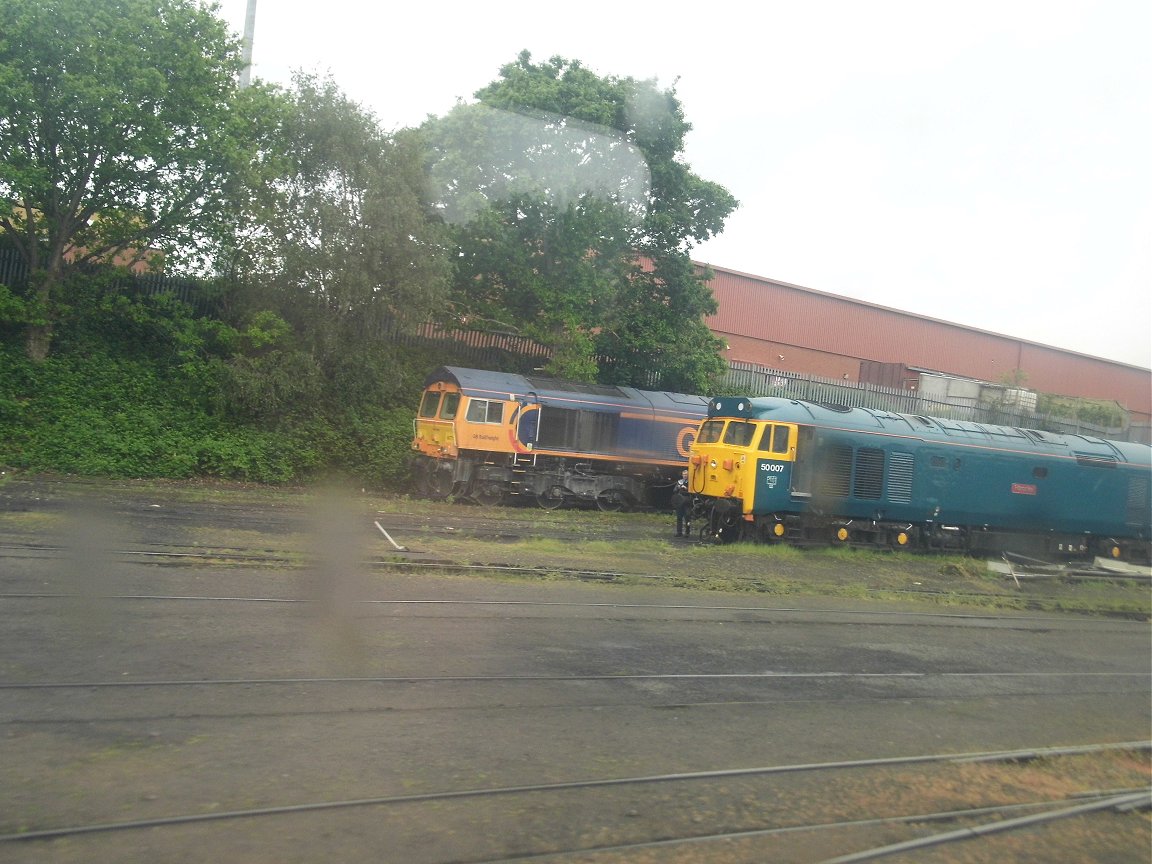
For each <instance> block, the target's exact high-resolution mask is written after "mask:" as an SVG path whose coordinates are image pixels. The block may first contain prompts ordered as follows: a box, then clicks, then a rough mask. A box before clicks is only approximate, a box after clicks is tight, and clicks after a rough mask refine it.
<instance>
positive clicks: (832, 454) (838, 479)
mask: <svg viewBox="0 0 1152 864" xmlns="http://www.w3.org/2000/svg"><path fill="white" fill-rule="evenodd" d="M824 456H825V461H824V464H823V465H822V466H821V470H820V473H819V477H818V480H817V483H816V493H817V494H818V495H821V496H827V497H834V498H847V497H848V490H849V488H850V486H849V481H850V480H851V478H852V448H851V447H846V446H844V445H843V444H833V445H831V446H830V447H829V448H828V449H827V450H826V451H825V452H824Z"/></svg>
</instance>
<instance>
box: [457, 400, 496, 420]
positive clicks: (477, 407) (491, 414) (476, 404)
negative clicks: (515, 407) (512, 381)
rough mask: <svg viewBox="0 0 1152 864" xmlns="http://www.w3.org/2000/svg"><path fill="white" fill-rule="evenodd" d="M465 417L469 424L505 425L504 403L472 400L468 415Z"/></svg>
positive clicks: (469, 404) (469, 403) (469, 402)
mask: <svg viewBox="0 0 1152 864" xmlns="http://www.w3.org/2000/svg"><path fill="white" fill-rule="evenodd" d="M465 416H466V417H467V420H468V422H469V423H503V422H504V403H503V402H496V401H492V400H488V399H470V400H469V401H468V413H467V415H465Z"/></svg>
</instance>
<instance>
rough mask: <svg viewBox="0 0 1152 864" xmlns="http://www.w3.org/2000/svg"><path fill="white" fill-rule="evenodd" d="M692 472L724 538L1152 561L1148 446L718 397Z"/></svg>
mask: <svg viewBox="0 0 1152 864" xmlns="http://www.w3.org/2000/svg"><path fill="white" fill-rule="evenodd" d="M689 463H690V464H689V483H690V489H691V491H692V492H693V493H694V494H695V496H696V501H697V507H698V509H699V510H700V511H702V512H701V513H700V516H701V517H703V523H704V525H705V527H704V529H703V530H704V532H705V533H706V534H707V535H710V536H711V537H712V538H714V539H716V538H718V539H722V540H723V539H736V538H741V537H753V538H756V539H760V540H766V541H784V542H792V543H797V544H804V543H832V544H837V543H842V544H845V545H860V546H865V545H866V546H879V547H887V548H896V549H898V548H906V547H911V548H936V549H955V550H957V551H966V552H973V553H989V552H1005V551H1009V552H1016V553H1019V554H1022V555H1036V556H1046V557H1056V558H1061V557H1062V558H1066V559H1071V558H1080V557H1091V556H1104V557H1107V558H1116V559H1125V560H1133V561H1147V560H1148V557H1149V548H1150V538H1152V513H1150V511H1152V448H1150V447H1149V446H1148V445H1145V444H1133V443H1128V442H1120V441H1108V440H1104V439H1101V438H1095V437H1090V436H1086V435H1062V434H1056V433H1051V432H1042V431H1038V430H1034V429H1019V428H1015V427H1006V426H994V425H988V424H980V423H972V422H967V421H958V420H948V419H942V418H938V417H924V416H918V415H909V414H897V413H892V412H886V411H880V410H872V409H867V408H841V407H837V406H829V405H820V404H815V403H810V402H802V401H795V400H789V399H780V398H769V397H754V398H748V397H716V398H714V399H712V400H711V402H710V403H709V406H708V418H707V419H706V420H705V421H704V422H703V423H702V424H701V427H700V431H699V433H698V435H697V436H696V440H695V442H694V444H693V446H692V453H691V456H690V458H689Z"/></svg>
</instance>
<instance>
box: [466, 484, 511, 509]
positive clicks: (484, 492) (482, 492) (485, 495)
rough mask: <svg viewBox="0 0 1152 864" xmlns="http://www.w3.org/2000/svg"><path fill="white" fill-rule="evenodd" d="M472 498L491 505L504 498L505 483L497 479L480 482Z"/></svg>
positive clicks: (485, 504)
mask: <svg viewBox="0 0 1152 864" xmlns="http://www.w3.org/2000/svg"><path fill="white" fill-rule="evenodd" d="M472 498H473V499H474V500H475V501H476V503H477V504H483V505H484V506H485V507H491V506H493V505H495V504H499V503H500V502H501V501H503V500H504V484H503V483H499V482H497V481H495V480H489V481H487V482H485V483H480V484H478V485H477V486H476V488H475V489H474V490H473V491H472Z"/></svg>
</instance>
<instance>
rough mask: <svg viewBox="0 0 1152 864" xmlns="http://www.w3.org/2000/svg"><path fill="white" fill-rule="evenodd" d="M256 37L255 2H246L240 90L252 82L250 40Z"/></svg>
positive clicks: (249, 0)
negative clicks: (246, 12) (246, 11)
mask: <svg viewBox="0 0 1152 864" xmlns="http://www.w3.org/2000/svg"><path fill="white" fill-rule="evenodd" d="M255 35H256V0H248V14H247V15H245V16H244V68H243V69H242V70H241V71H240V89H241V90H243V89H244V88H245V87H247V86H248V85H249V84H250V83H251V81H252V40H253V39H254V38H255Z"/></svg>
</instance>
